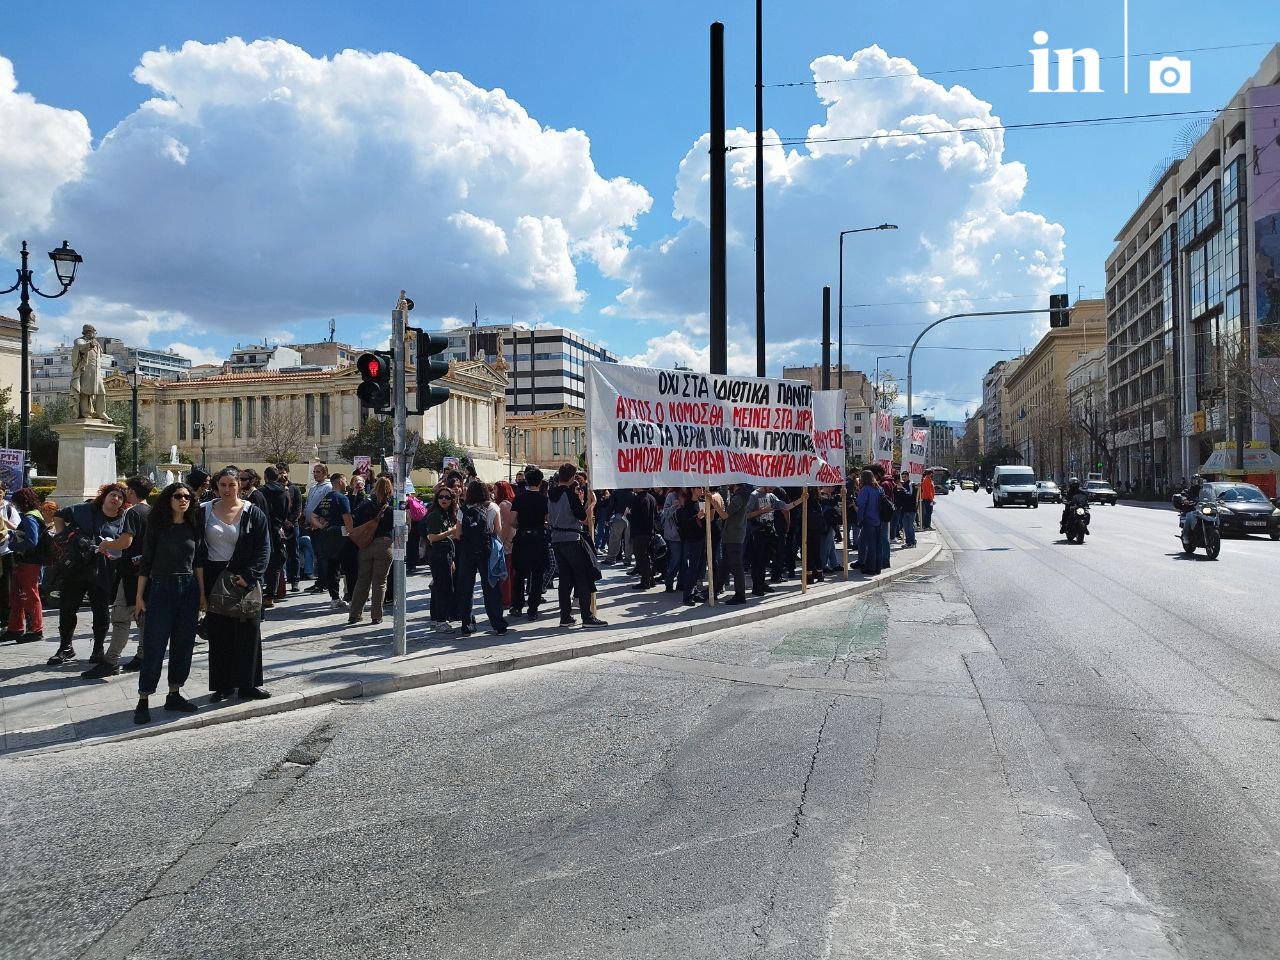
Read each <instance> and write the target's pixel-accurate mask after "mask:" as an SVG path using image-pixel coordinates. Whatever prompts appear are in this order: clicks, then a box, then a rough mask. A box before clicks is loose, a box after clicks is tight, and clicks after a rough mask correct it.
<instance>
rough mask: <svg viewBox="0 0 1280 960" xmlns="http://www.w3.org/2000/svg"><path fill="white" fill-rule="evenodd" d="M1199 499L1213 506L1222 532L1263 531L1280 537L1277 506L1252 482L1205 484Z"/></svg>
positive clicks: (1271, 535) (1279, 512)
mask: <svg viewBox="0 0 1280 960" xmlns="http://www.w3.org/2000/svg"><path fill="white" fill-rule="evenodd" d="M1200 502H1201V503H1205V502H1209V503H1213V504H1215V505H1216V506H1217V508H1218V525H1219V526H1220V527H1221V528H1222V532H1223V533H1239V534H1250V533H1265V534H1268V535H1269V536H1270V537H1271V539H1272V540H1280V509H1276V507H1275V505H1274V504H1273V503H1272V502H1271V501H1270V500H1268V499H1267V496H1266V494H1264V493H1263V492H1262V491H1261V490H1259V489H1258V488H1257V487H1255V486H1254V485H1253V484H1252V483H1206V484H1205V485H1204V486H1203V487H1201V488H1200Z"/></svg>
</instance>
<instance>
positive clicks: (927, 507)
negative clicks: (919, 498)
mask: <svg viewBox="0 0 1280 960" xmlns="http://www.w3.org/2000/svg"><path fill="white" fill-rule="evenodd" d="M920 509H921V510H923V511H924V513H923V514H922V515H921V517H920V520H921V524H920V529H922V530H929V529H932V527H933V501H932V500H925V501H923V502H922V503H921V504H920Z"/></svg>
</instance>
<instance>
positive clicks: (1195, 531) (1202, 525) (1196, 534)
mask: <svg viewBox="0 0 1280 960" xmlns="http://www.w3.org/2000/svg"><path fill="white" fill-rule="evenodd" d="M1176 506H1177V507H1178V510H1179V512H1180V514H1181V518H1180V526H1181V529H1180V530H1179V532H1178V539H1179V540H1181V541H1182V552H1183V553H1185V554H1186V555H1187V556H1188V557H1189V556H1191V555H1192V554H1194V553H1195V552H1196V548H1197V547H1203V548H1204V553H1205V556H1206V557H1208V558H1209V559H1210V560H1217V559H1218V554H1219V553H1221V552H1222V533H1221V531H1220V530H1219V529H1218V523H1219V521H1218V508H1217V507H1215V506H1214V505H1213V504H1211V503H1191V502H1190V501H1189V500H1187V499H1186V498H1185V497H1179V498H1178V502H1177V504H1176Z"/></svg>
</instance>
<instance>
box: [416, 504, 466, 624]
mask: <svg viewBox="0 0 1280 960" xmlns="http://www.w3.org/2000/svg"><path fill="white" fill-rule="evenodd" d="M422 523H423V527H424V529H425V530H426V532H427V562H428V563H429V564H430V566H431V629H432V630H448V629H449V618H450V617H452V616H453V607H454V599H453V595H454V590H453V575H454V569H453V555H454V549H453V547H454V540H453V538H454V534H456V533H457V532H458V505H457V495H456V494H455V493H454V491H453V490H452V489H451V488H450V487H447V486H444V485H441V486H440V487H438V488H437V489H436V498H435V502H434V503H433V504H432V505H431V509H430V510H429V511H428V512H427V515H426V517H425V518H424V519H423V521H422Z"/></svg>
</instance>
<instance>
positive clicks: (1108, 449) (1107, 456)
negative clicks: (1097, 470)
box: [1071, 398, 1119, 477]
mask: <svg viewBox="0 0 1280 960" xmlns="http://www.w3.org/2000/svg"><path fill="white" fill-rule="evenodd" d="M1071 423H1072V425H1073V426H1075V427H1076V428H1077V429H1078V430H1080V431H1081V432H1082V433H1083V434H1084V435H1085V437H1086V438H1087V439H1088V441H1089V446H1090V447H1091V448H1092V451H1093V455H1092V456H1091V457H1090V462H1089V466H1090V467H1092V466H1093V464H1095V463H1097V462H1098V460H1099V459H1101V461H1102V475H1103V476H1104V477H1114V476H1115V466H1116V448H1117V446H1118V444H1117V434H1118V433H1119V429H1118V420H1117V418H1116V416H1115V413H1114V411H1113V410H1112V408H1111V400H1110V398H1107V399H1105V400H1103V401H1102V403H1101V404H1098V405H1095V404H1092V403H1085V404H1079V405H1077V406H1075V407H1073V408H1072V409H1071ZM1086 472H1087V471H1086Z"/></svg>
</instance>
